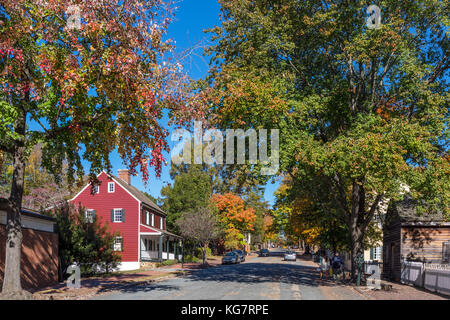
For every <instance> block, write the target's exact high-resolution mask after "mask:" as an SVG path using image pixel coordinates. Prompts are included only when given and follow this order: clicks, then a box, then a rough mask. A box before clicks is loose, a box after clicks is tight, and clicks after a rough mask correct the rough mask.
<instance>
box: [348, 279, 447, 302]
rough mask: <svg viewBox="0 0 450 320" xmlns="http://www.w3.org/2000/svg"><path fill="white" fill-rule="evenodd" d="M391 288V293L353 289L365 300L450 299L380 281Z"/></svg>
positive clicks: (363, 288)
mask: <svg viewBox="0 0 450 320" xmlns="http://www.w3.org/2000/svg"><path fill="white" fill-rule="evenodd" d="M382 282H383V283H384V284H389V285H391V286H392V290H391V291H383V290H371V289H367V288H366V287H360V288H354V289H355V290H357V291H358V292H360V293H361V294H363V295H364V296H365V298H366V299H367V300H449V299H450V297H448V296H444V295H440V294H435V293H432V292H430V291H426V290H423V289H420V288H417V287H413V286H409V285H404V284H401V283H396V282H389V281H382Z"/></svg>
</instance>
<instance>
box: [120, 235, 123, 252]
mask: <svg viewBox="0 0 450 320" xmlns="http://www.w3.org/2000/svg"><path fill="white" fill-rule="evenodd" d="M120 251H123V238H120Z"/></svg>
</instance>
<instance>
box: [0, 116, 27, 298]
mask: <svg viewBox="0 0 450 320" xmlns="http://www.w3.org/2000/svg"><path fill="white" fill-rule="evenodd" d="M25 125H26V112H25V111H23V112H22V115H21V117H20V118H19V119H18V120H17V121H16V123H15V131H16V133H18V134H19V135H20V136H21V140H19V141H18V142H17V143H16V146H15V148H14V164H13V168H14V171H13V177H12V184H11V194H10V197H9V202H10V203H9V206H8V209H7V218H6V234H7V235H6V251H5V252H6V254H5V274H4V278H3V288H2V293H3V294H14V293H18V292H21V291H22V284H21V282H20V272H21V268H20V257H21V253H22V238H23V236H22V224H21V213H20V209H21V207H22V197H23V190H24V177H25V143H24V139H25Z"/></svg>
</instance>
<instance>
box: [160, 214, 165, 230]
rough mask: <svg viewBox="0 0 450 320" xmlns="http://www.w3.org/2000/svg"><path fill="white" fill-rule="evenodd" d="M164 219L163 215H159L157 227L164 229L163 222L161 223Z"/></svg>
mask: <svg viewBox="0 0 450 320" xmlns="http://www.w3.org/2000/svg"><path fill="white" fill-rule="evenodd" d="M163 222H164V220H163V217H159V228H160V229H161V230H164V224H163Z"/></svg>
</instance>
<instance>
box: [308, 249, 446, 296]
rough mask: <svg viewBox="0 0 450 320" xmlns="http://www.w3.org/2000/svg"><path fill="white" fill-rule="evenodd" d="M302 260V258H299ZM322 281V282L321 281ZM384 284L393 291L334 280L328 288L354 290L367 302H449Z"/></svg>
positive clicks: (429, 294) (427, 293)
mask: <svg viewBox="0 0 450 320" xmlns="http://www.w3.org/2000/svg"><path fill="white" fill-rule="evenodd" d="M301 257H302V258H301V259H302V260H304V261H308V262H310V263H311V264H312V265H314V266H317V267H318V266H319V265H318V264H317V263H315V262H312V261H311V260H310V257H309V256H301ZM299 258H300V257H299ZM319 281H320V280H319ZM381 282H382V283H383V284H386V285H390V286H392V290H390V291H385V290H373V289H371V288H368V287H366V286H360V287H357V286H356V285H354V284H350V283H342V282H339V283H336V282H334V281H332V280H330V281H326V282H325V283H326V286H327V287H329V286H330V285H333V284H334V285H335V286H340V287H347V288H348V289H352V290H353V291H355V292H357V293H358V294H359V295H361V296H362V297H363V298H364V299H365V300H449V299H450V297H447V296H444V295H440V294H435V293H432V292H429V291H426V290H423V289H421V288H417V287H414V286H409V285H404V284H401V283H397V282H391V281H385V280H382V281H381Z"/></svg>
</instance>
